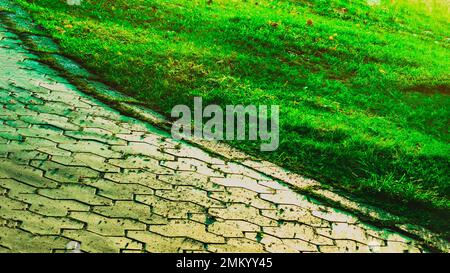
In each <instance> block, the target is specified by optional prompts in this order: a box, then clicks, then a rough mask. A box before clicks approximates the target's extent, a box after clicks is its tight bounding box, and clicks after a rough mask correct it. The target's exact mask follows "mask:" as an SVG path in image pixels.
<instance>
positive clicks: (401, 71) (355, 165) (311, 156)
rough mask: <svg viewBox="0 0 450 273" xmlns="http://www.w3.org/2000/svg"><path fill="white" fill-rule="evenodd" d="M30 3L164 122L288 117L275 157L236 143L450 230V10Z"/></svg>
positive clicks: (106, 0)
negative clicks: (178, 108) (237, 109)
mask: <svg viewBox="0 0 450 273" xmlns="http://www.w3.org/2000/svg"><path fill="white" fill-rule="evenodd" d="M209 2H211V3H209ZM19 3H21V4H22V5H23V6H24V7H26V8H27V9H28V10H30V11H31V12H32V15H33V17H34V18H35V20H36V21H37V22H38V23H39V24H41V25H42V26H44V27H45V28H46V29H47V30H48V31H49V33H50V34H51V35H52V36H53V37H54V38H55V39H56V40H58V41H59V43H60V45H61V46H62V48H63V50H64V51H65V53H66V54H68V55H70V56H72V57H73V58H75V59H77V60H80V61H82V62H83V64H84V65H85V66H86V67H87V68H89V69H90V70H92V71H95V72H96V73H97V74H99V75H100V76H102V77H104V79H105V80H107V81H108V82H110V83H111V84H112V85H114V86H117V87H119V88H120V90H121V91H122V92H124V93H126V94H129V95H131V96H134V97H136V98H137V99H139V100H141V101H143V102H145V103H146V104H148V106H150V107H151V108H153V109H155V110H157V111H159V112H161V113H164V114H168V113H170V110H171V108H172V107H173V106H174V105H176V104H188V105H192V103H193V99H192V98H193V97H194V96H202V97H203V101H204V104H207V103H215V104H219V105H226V104H244V105H245V104H266V105H271V104H276V105H280V111H281V112H280V123H281V130H280V147H279V149H278V150H277V151H275V152H272V153H260V152H259V143H254V142H232V143H231V144H232V145H234V146H236V147H239V148H241V149H243V150H245V151H247V152H249V153H252V154H256V155H258V156H260V157H263V158H265V159H267V160H270V161H272V162H275V163H278V164H281V165H283V166H285V167H287V168H289V169H291V170H293V171H295V172H298V173H300V174H302V175H306V176H309V177H313V178H315V179H317V180H319V181H322V182H325V183H329V184H331V185H333V186H337V187H340V188H342V189H345V190H347V191H349V192H352V193H354V194H357V195H358V196H361V197H362V198H365V199H367V200H371V201H374V202H375V203H377V204H378V205H381V206H383V207H385V208H389V209H391V211H394V212H396V213H401V214H403V215H406V216H409V217H410V218H411V219H412V220H414V221H416V222H419V223H421V224H422V225H425V226H429V227H430V228H432V229H434V230H440V231H443V232H446V231H448V230H449V221H448V219H449V217H450V212H449V211H450V199H449V196H450V180H449V168H448V166H449V163H450V162H449V159H450V156H449V155H450V146H449V144H448V143H449V137H448V123H449V118H448V117H449V116H450V111H449V109H450V107H449V106H450V99H449V88H450V79H449V77H450V76H449V73H450V70H449V67H450V51H449V48H450V40H449V35H450V34H449V29H450V22H449V18H450V17H449V14H450V11H449V8H450V7H449V3H448V1H445V0H441V1H419V0H416V1H406V0H404V1H381V4H380V5H374V6H371V5H368V4H367V1H362V0H354V1H343V0H332V1H328V0H327V1H320V0H317V1H308V0H302V1H289V0H278V1H276V0H271V1H270V0H261V1H252V0H247V1H245V0H221V1H220V0H213V1H206V0H205V1H183V0H170V1H169V0H154V1H146V0H103V1H93V0H85V1H83V5H82V6H79V7H74V6H68V5H66V4H65V1H62V0H60V1H54V0H34V1H31V0H28V1H27V0H19Z"/></svg>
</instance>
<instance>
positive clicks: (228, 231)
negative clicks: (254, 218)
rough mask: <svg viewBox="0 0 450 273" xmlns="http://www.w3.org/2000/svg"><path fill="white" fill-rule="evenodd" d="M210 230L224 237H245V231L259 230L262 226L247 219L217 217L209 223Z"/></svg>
mask: <svg viewBox="0 0 450 273" xmlns="http://www.w3.org/2000/svg"><path fill="white" fill-rule="evenodd" d="M207 229H208V231H209V232H211V233H214V234H217V235H221V236H223V237H234V238H238V237H244V232H259V231H260V230H261V227H260V226H258V225H255V224H252V223H249V222H246V221H240V220H223V219H217V220H216V221H214V222H213V223H212V224H210V225H208V227H207Z"/></svg>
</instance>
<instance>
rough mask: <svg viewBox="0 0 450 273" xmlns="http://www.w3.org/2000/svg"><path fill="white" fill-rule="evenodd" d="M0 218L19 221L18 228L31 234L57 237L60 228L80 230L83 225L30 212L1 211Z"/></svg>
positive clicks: (66, 219)
mask: <svg viewBox="0 0 450 273" xmlns="http://www.w3.org/2000/svg"><path fill="white" fill-rule="evenodd" d="M0 217H1V218H3V219H8V220H14V221H20V227H21V228H22V229H23V230H26V231H28V232H30V233H33V234H38V235H58V234H60V232H61V229H62V228H67V229H81V228H82V227H83V224H82V223H80V222H77V221H73V220H71V219H68V218H62V217H47V216H41V215H39V214H36V213H34V212H31V211H25V210H9V209H2V210H1V211H0Z"/></svg>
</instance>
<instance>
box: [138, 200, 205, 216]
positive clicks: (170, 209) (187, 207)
mask: <svg viewBox="0 0 450 273" xmlns="http://www.w3.org/2000/svg"><path fill="white" fill-rule="evenodd" d="M135 199H136V201H138V202H141V203H143V204H146V205H149V206H150V207H151V209H152V212H153V213H156V214H158V215H161V216H164V217H166V218H175V219H187V218H188V215H189V214H194V213H204V212H205V208H204V207H202V206H200V205H198V204H196V203H192V202H179V201H170V200H167V199H163V198H161V197H158V196H156V195H136V197H135Z"/></svg>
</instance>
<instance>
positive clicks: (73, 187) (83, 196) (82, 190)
mask: <svg viewBox="0 0 450 273" xmlns="http://www.w3.org/2000/svg"><path fill="white" fill-rule="evenodd" d="M95 193H96V189H95V188H93V187H89V186H84V185H79V184H63V185H61V187H60V188H57V189H43V190H39V194H41V195H43V196H46V197H48V198H52V199H57V200H77V201H80V202H82V203H85V204H89V205H110V204H111V203H112V201H111V200H110V199H107V198H105V197H101V196H98V195H96V194H95Z"/></svg>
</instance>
